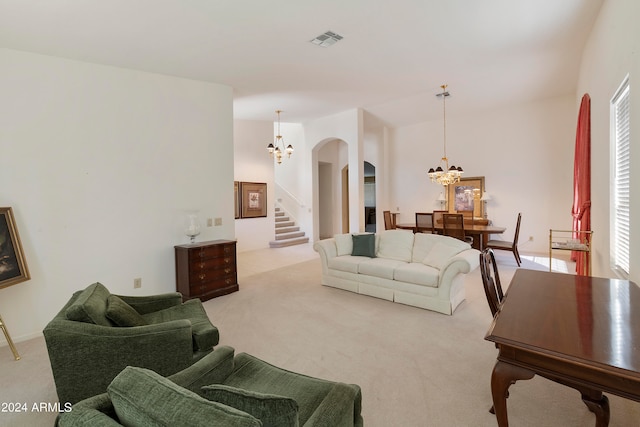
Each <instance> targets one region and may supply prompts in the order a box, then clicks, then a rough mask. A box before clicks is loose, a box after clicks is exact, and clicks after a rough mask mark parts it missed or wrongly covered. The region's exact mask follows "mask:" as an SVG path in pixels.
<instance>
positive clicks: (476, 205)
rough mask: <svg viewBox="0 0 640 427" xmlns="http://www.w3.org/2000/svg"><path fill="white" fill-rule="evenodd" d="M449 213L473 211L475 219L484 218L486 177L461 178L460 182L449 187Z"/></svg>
mask: <svg viewBox="0 0 640 427" xmlns="http://www.w3.org/2000/svg"><path fill="white" fill-rule="evenodd" d="M447 187H448V188H447V202H448V207H449V209H448V210H449V212H451V213H456V212H457V211H468V210H473V217H474V218H484V203H482V201H481V200H480V198H482V194H483V193H484V176H476V177H469V178H460V182H456V183H455V184H449V185H448V186H447Z"/></svg>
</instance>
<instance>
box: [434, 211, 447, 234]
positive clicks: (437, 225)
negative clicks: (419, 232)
mask: <svg viewBox="0 0 640 427" xmlns="http://www.w3.org/2000/svg"><path fill="white" fill-rule="evenodd" d="M446 213H449V211H433V228H434V230H435V232H436V234H444V233H443V229H444V217H443V216H444V214H446Z"/></svg>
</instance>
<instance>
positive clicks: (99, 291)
mask: <svg viewBox="0 0 640 427" xmlns="http://www.w3.org/2000/svg"><path fill="white" fill-rule="evenodd" d="M109 295H111V294H110V293H109V290H108V289H107V288H105V287H104V286H103V285H102V284H100V283H97V282H96V283H94V284H93V285H90V286H88V287H87V288H86V289H85V290H83V291H82V292H80V294H79V295H78V298H76V300H75V301H74V302H73V303H72V304H71V305H70V306H69V307H67V310H66V311H65V315H66V317H67V319H69V320H75V321H76V322H84V323H94V324H96V325H102V326H113V325H112V324H111V322H110V321H109V319H107V316H106V313H107V298H109Z"/></svg>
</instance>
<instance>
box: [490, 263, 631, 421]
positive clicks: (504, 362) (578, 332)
mask: <svg viewBox="0 0 640 427" xmlns="http://www.w3.org/2000/svg"><path fill="white" fill-rule="evenodd" d="M639 306H640V287H638V285H637V284H635V283H634V282H631V281H629V280H622V279H606V278H598V277H591V276H577V275H571V274H565V273H553V272H548V271H536V270H527V269H522V268H521V269H518V270H517V271H516V272H515V274H514V276H513V279H512V280H511V283H510V284H509V287H508V288H507V291H506V293H505V295H504V298H503V300H502V303H501V305H500V308H499V310H498V312H497V313H496V315H495V317H494V319H493V322H492V323H491V326H490V328H489V331H488V332H487V334H486V336H485V339H486V340H488V341H491V342H493V343H495V345H496V347H497V348H498V356H497V362H496V364H495V366H494V368H493V371H492V374H491V395H492V398H493V405H494V411H495V415H496V419H497V422H498V426H500V427H507V426H508V425H509V421H508V418H507V397H508V396H509V387H510V386H511V385H513V384H515V383H516V381H518V380H527V379H531V378H533V377H534V376H535V375H538V376H541V377H543V378H547V379H549V380H552V381H554V382H556V383H558V384H561V385H564V386H567V387H570V388H573V389H575V390H577V391H578V392H579V393H580V395H581V397H582V401H583V402H584V403H585V405H586V406H587V408H588V409H589V410H590V411H591V412H593V413H594V414H595V416H596V423H595V425H596V427H606V426H607V425H608V424H609V417H610V408H609V400H608V398H607V396H606V395H604V394H603V392H607V393H611V394H615V395H618V396H621V397H623V398H627V399H631V400H635V401H640V351H638V348H640V316H639V315H638V310H637V307H639ZM515 392H516V391H514V393H515ZM529 422H531V421H529Z"/></svg>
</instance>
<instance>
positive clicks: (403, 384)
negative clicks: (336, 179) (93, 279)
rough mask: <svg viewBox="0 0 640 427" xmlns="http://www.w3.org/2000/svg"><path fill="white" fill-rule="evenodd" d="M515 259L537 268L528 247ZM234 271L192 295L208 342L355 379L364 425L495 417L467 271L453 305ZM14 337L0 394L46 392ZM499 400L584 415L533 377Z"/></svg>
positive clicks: (585, 420) (510, 265) (616, 422)
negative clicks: (207, 292)
mask: <svg viewBox="0 0 640 427" xmlns="http://www.w3.org/2000/svg"><path fill="white" fill-rule="evenodd" d="M497 255H498V262H499V268H500V274H501V278H502V281H503V286H504V284H507V283H509V281H510V279H511V277H512V275H513V273H514V271H515V269H516V266H515V262H514V260H513V257H512V255H511V254H508V253H506V254H504V255H503V254H497ZM316 257H317V255H316ZM523 267H524V268H532V269H545V268H546V267H545V266H544V265H540V264H537V263H535V262H534V261H533V258H531V259H525V260H524V264H523ZM239 268H240V260H239ZM239 282H240V291H239V292H235V293H233V294H230V295H226V296H223V297H219V298H215V299H212V300H209V301H207V302H205V303H204V306H205V308H206V310H207V313H208V314H209V316H210V318H211V320H212V322H213V323H214V324H215V325H216V326H218V328H219V329H220V331H221V341H220V344H221V345H229V346H232V347H234V348H235V349H236V352H237V353H239V352H246V353H250V354H253V355H255V356H257V357H259V358H261V359H263V360H265V361H267V362H269V363H272V364H274V365H277V366H280V367H283V368H285V369H289V370H292V371H296V372H300V373H304V374H307V375H311V376H315V377H320V378H325V379H329V380H334V381H342V382H347V383H355V384H358V385H359V386H360V387H361V388H362V395H363V409H362V411H363V416H364V420H365V425H366V426H369V427H376V426H380V427H392V426H403V427H412V426H416V427H422V426H447V427H450V426H495V425H497V424H496V421H495V417H494V416H493V415H492V414H490V413H489V412H488V410H489V407H490V406H491V390H490V384H489V380H490V375H491V370H492V368H493V365H494V363H495V357H496V354H497V350H496V349H495V347H494V345H493V343H491V342H488V341H485V340H484V336H485V334H486V332H487V329H488V327H489V324H490V323H491V315H490V312H489V307H488V305H487V302H486V299H485V296H484V291H483V289H482V283H481V280H480V274H479V270H477V269H476V270H475V271H473V272H472V273H470V274H468V275H467V276H466V280H465V287H466V292H467V299H466V301H464V302H463V303H462V304H461V305H460V306H459V307H458V308H457V310H456V311H455V313H454V314H453V316H446V315H443V314H439V313H434V312H431V311H428V310H422V309H419V308H414V307H409V306H405V305H401V304H396V303H392V302H389V301H384V300H379V299H375V298H371V297H367V296H364V295H357V294H353V293H350V292H346V291H342V290H338V289H334V288H329V287H325V286H322V285H320V261H319V259H318V258H315V257H314V258H313V259H311V260H309V261H302V262H299V263H297V264H294V265H290V266H287V267H281V268H278V269H275V270H272V271H262V272H256V274H252V275H249V276H243V277H240V280H239ZM18 347H19V350H20V353H21V355H22V356H23V359H22V360H21V361H19V362H14V361H13V360H12V357H11V352H10V350H9V348H8V347H2V348H0V380H1V384H2V386H1V387H0V402H27V403H28V405H29V406H30V405H32V404H33V403H37V402H55V401H56V400H57V399H56V394H55V387H54V384H53V378H52V375H51V369H50V367H49V361H48V357H47V353H46V347H45V344H44V339H42V338H37V339H33V340H30V341H26V342H22V343H20V344H19V346H18ZM609 399H610V404H611V422H610V424H609V425H610V426H612V427H618V426H625V427H626V426H635V425H637V424H638V420H640V403H637V402H632V401H629V400H626V399H622V398H618V397H616V396H611V395H609ZM0 409H1V408H0ZM508 410H509V420H510V423H511V425H512V426H516V427H519V426H525V427H526V426H535V427H539V426H563V427H565V426H568V427H571V426H576V427H578V426H580V427H582V426H590V425H594V424H595V417H594V415H593V414H592V413H590V412H589V411H588V410H587V408H586V406H585V405H584V404H583V403H582V401H581V400H580V396H579V394H578V393H577V392H576V391H574V390H571V389H568V388H566V387H563V386H560V385H558V384H556V383H553V382H551V381H548V380H545V379H543V378H538V377H535V378H534V379H532V380H529V381H520V382H518V383H516V384H515V385H513V386H512V387H511V388H510V397H509V400H508ZM54 418H55V414H52V413H46V412H45V413H35V412H32V411H29V412H27V413H21V414H15V413H14V414H11V413H2V412H0V425H2V426H50V425H52V424H53V420H54Z"/></svg>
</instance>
